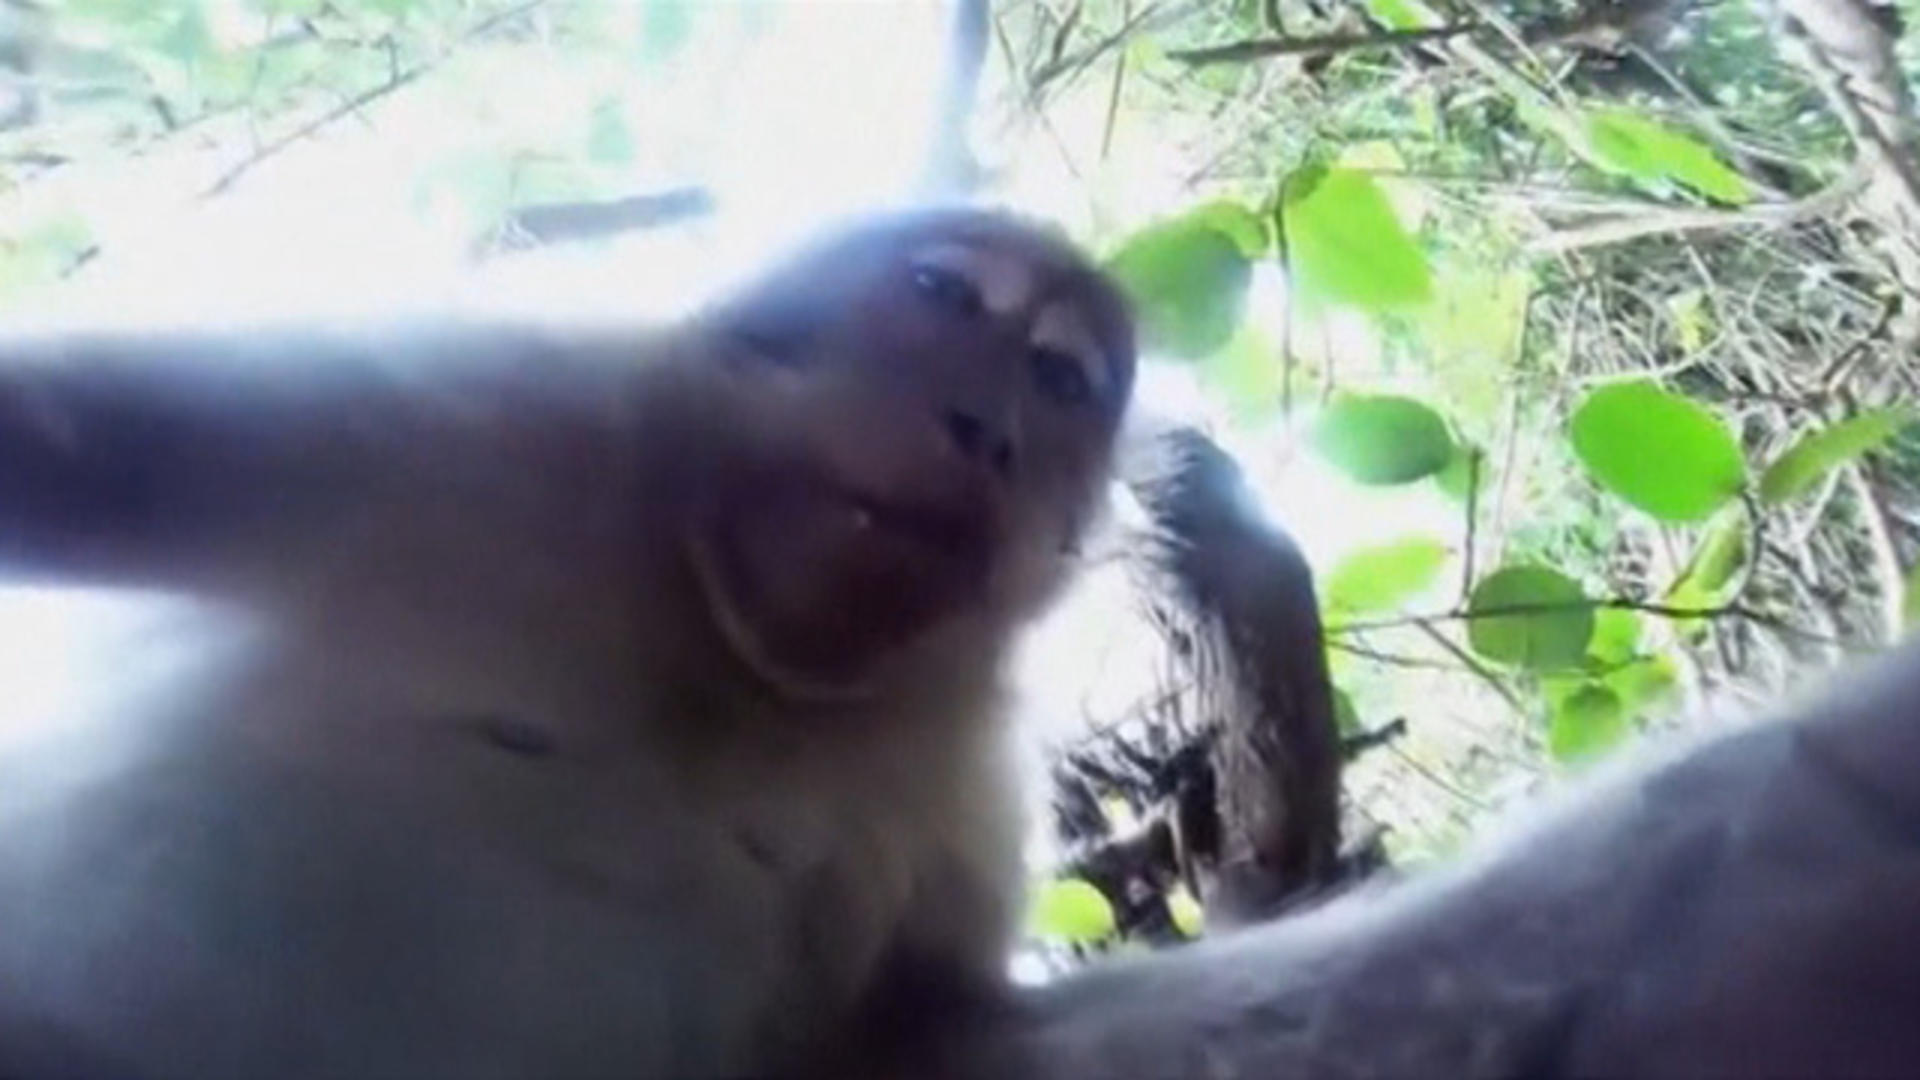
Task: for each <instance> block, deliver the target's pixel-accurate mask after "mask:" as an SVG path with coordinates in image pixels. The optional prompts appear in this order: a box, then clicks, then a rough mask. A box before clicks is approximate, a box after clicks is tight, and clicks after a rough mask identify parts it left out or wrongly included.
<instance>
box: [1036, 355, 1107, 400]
mask: <svg viewBox="0 0 1920 1080" xmlns="http://www.w3.org/2000/svg"><path fill="white" fill-rule="evenodd" d="M1027 362H1028V363H1029V364H1031V365H1032V367H1033V381H1034V382H1035V383H1038V384H1039V386H1040V392H1041V393H1042V394H1045V395H1046V396H1047V397H1048V398H1049V399H1051V400H1052V401H1053V402H1055V403H1056V404H1059V405H1079V404H1082V403H1084V402H1085V401H1086V400H1087V399H1088V398H1090V397H1092V396H1093V387H1092V385H1091V384H1089V383H1088V382H1087V372H1086V369H1085V368H1082V367H1081V366H1080V361H1079V360H1078V359H1076V358H1075V357H1074V356H1073V354H1071V353H1067V352H1062V351H1061V350H1059V349H1056V348H1053V347H1051V346H1047V345H1035V346H1034V347H1033V348H1032V349H1031V350H1029V351H1028V353H1027Z"/></svg>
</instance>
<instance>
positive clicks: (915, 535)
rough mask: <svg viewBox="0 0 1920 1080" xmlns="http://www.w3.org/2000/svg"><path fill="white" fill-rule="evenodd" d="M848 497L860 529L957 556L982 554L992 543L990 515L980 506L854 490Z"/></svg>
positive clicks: (857, 526)
mask: <svg viewBox="0 0 1920 1080" xmlns="http://www.w3.org/2000/svg"><path fill="white" fill-rule="evenodd" d="M844 498H845V500H846V504H847V506H848V509H849V512H850V513H851V514H852V518H853V525H854V528H855V529H856V530H857V531H860V532H880V533H886V534H889V535H891V536H895V537H898V538H900V539H904V540H908V541H910V542H912V543H914V544H917V545H920V546H923V547H928V548H933V549H935V550H938V551H942V552H946V553H948V554H952V555H957V556H978V555H981V554H983V553H984V552H985V551H986V549H987V547H988V540H989V529H988V528H987V516H986V514H985V512H984V510H983V509H982V508H980V507H975V506H959V505H952V506H935V505H931V504H911V503H902V502H886V501H882V500H879V499H876V498H872V497H870V496H864V495H855V494H850V493H849V494H847V495H845V496H844Z"/></svg>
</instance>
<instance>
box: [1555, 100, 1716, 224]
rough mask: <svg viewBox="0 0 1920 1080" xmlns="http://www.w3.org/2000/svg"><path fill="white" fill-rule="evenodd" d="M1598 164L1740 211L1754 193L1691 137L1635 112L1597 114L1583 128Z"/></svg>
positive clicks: (1613, 110)
mask: <svg viewBox="0 0 1920 1080" xmlns="http://www.w3.org/2000/svg"><path fill="white" fill-rule="evenodd" d="M1583 133H1584V135H1585V142H1586V150H1587V152H1588V156H1589V157H1590V159H1591V160H1592V161H1593V162H1594V164H1596V165H1598V166H1600V167H1601V168H1603V169H1607V170H1609V171H1612V172H1616V173H1620V174H1622V175H1624V176H1627V177H1630V178H1632V179H1634V180H1638V181H1640V182H1642V183H1644V184H1647V185H1649V186H1651V187H1654V188H1656V189H1657V188H1659V187H1661V186H1662V185H1663V184H1665V183H1666V182H1669V181H1671V182H1673V183H1678V184H1684V185H1686V186H1687V187H1690V188H1692V189H1693V190H1695V191H1697V192H1699V193H1700V194H1702V195H1705V196H1707V197H1708V198H1711V199H1716V200H1718V201H1720V202H1723V203H1732V204H1734V205H1741V204H1744V203H1747V202H1749V201H1751V200H1752V198H1753V191H1752V189H1751V188H1749V187H1748V185H1747V181H1746V179H1745V178H1744V177H1742V176H1741V175H1740V174H1739V173H1737V172H1735V171H1734V170H1733V169H1731V168H1729V167H1728V166H1727V164H1726V163H1725V162H1723V161H1721V160H1720V159H1719V157H1717V156H1716V155H1715V154H1714V152H1713V151H1712V150H1711V149H1709V148H1707V146H1705V145H1704V144H1702V143H1701V142H1699V141H1698V140H1697V139H1694V138H1693V137H1692V136H1690V135H1684V134H1682V133H1680V132H1678V131H1675V130H1673V129H1672V128H1670V127H1668V126H1666V125H1665V124H1662V123H1660V122H1659V121H1657V120H1654V119H1652V118H1650V117H1647V116H1642V115H1641V114H1639V113H1637V112H1634V111H1632V110H1631V109H1620V108H1609V109H1594V110H1592V111H1590V112H1588V113H1587V116H1586V122H1585V127H1584V132H1583Z"/></svg>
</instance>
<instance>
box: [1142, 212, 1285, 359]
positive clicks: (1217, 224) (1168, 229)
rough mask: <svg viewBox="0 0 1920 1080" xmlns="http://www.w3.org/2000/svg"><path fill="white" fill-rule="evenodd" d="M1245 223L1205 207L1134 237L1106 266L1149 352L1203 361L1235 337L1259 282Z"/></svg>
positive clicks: (1163, 222) (1228, 213)
mask: <svg viewBox="0 0 1920 1080" xmlns="http://www.w3.org/2000/svg"><path fill="white" fill-rule="evenodd" d="M1235 222H1239V223H1240V224H1239V225H1236V224H1235ZM1243 225H1244V221H1243V220H1242V219H1240V218H1238V217H1236V216H1235V215H1234V214H1232V213H1231V212H1230V211H1228V210H1225V209H1223V208H1222V206H1221V204H1218V203H1211V204H1207V205H1205V206H1201V207H1199V208H1198V209H1196V210H1192V211H1189V212H1188V213H1186V214H1184V215H1182V216H1180V217H1177V218H1173V219H1171V220H1168V221H1162V222H1158V223H1156V224H1153V225H1149V226H1147V227H1146V228H1144V229H1142V230H1140V231H1139V232H1137V233H1134V234H1133V235H1132V236H1130V237H1128V238H1127V239H1126V240H1125V241H1124V242H1122V243H1121V245H1120V247H1119V249H1118V250H1116V251H1115V252H1114V253H1113V255H1112V256H1111V257H1110V258H1109V259H1108V260H1107V269H1108V270H1109V271H1110V272H1111V273H1112V274H1113V276H1114V278H1115V280H1117V281H1118V282H1119V283H1120V287H1121V288H1122V289H1124V290H1125V291H1126V293H1127V295H1128V296H1129V297H1130V298H1131V299H1132V300H1133V303H1134V307H1135V309H1136V314H1137V315H1138V318H1139V321H1140V331H1141V337H1142V338H1143V340H1144V342H1145V343H1146V344H1147V346H1148V347H1150V348H1153V349H1158V350H1163V351H1166V352H1170V353H1172V354H1174V355H1175V356H1179V357H1183V358H1187V359H1197V358H1200V357H1204V356H1207V355H1208V354H1210V353H1212V352H1214V351H1215V350H1216V349H1219V348H1220V347H1221V346H1223V345H1225V344H1226V343H1227V342H1228V341H1229V340H1230V339H1232V337H1233V335H1234V331H1235V330H1236V329H1237V328H1238V327H1239V325H1240V322H1241V319H1242V317H1243V316H1244V315H1245V313H1246V301H1247V284H1248V282H1249V281H1251V280H1252V276H1253V265H1252V262H1251V261H1250V259H1249V257H1248V255H1247V253H1246V248H1245V246H1244V245H1246V244H1248V243H1251V242H1252V239H1253V238H1252V236H1250V235H1248V234H1247V233H1246V232H1245V231H1244V229H1243V228H1241V226H1243Z"/></svg>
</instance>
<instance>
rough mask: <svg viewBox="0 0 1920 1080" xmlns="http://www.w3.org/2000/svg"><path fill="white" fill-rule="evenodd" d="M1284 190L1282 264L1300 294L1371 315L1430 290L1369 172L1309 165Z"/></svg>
mask: <svg viewBox="0 0 1920 1080" xmlns="http://www.w3.org/2000/svg"><path fill="white" fill-rule="evenodd" d="M1284 190H1285V192H1286V198H1285V201H1284V203H1283V205H1282V207H1281V213H1282V215H1283V218H1282V220H1283V221H1284V224H1285V229H1284V233H1283V235H1284V236H1285V238H1286V255H1287V269H1288V273H1289V276H1290V279H1291V282H1292V284H1293V285H1294V287H1296V288H1297V289H1298V290H1299V291H1300V292H1301V294H1302V295H1303V296H1306V297H1308V298H1310V299H1315V300H1320V301H1324V302H1326V303H1329V304H1336V305H1348V306H1352V307H1356V308H1359V309H1360V310H1362V311H1367V312H1373V313H1376V314H1377V313H1381V312H1387V311H1395V310H1400V309H1403V308H1409V307H1413V306H1416V305H1419V304H1424V303H1426V302H1427V300H1428V299H1430V298H1431V297H1432V295H1433V280H1432V275H1431V273H1430V272H1429V271H1428V269H1427V257H1426V255H1425V254H1424V253H1423V252H1422V251H1421V250H1420V247H1419V245H1417V244H1415V243H1414V241H1413V238H1412V237H1411V236H1409V235H1407V231H1406V229H1405V228H1403V227H1402V226H1401V224H1400V219H1399V217H1398V216H1397V215H1395V214H1394V212H1393V206H1392V204H1391V203H1390V202H1388V200H1387V196H1386V193H1385V192H1383V191H1381V190H1380V185H1379V184H1377V183H1375V182H1374V179H1373V177H1372V176H1370V175H1368V174H1367V173H1365V172H1361V171H1359V170H1356V169H1341V168H1333V169H1329V168H1326V167H1324V166H1320V165H1313V166H1308V167H1306V168H1302V169H1299V170H1297V171H1295V172H1294V173H1293V175H1292V176H1290V177H1288V179H1287V181H1286V185H1285V189H1284Z"/></svg>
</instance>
